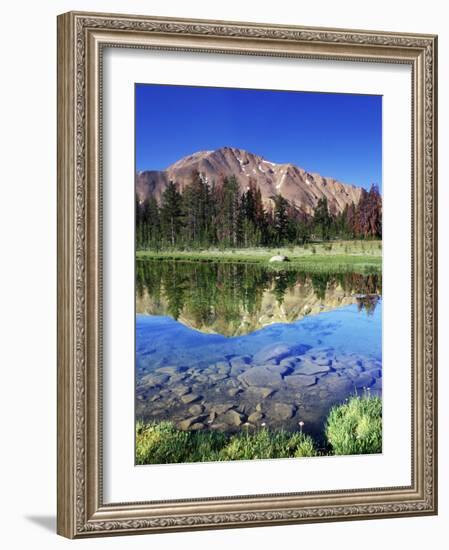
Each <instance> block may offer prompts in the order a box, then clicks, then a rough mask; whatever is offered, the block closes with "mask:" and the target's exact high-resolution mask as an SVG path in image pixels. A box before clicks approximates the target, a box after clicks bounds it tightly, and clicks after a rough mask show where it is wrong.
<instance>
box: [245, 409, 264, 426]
mask: <svg viewBox="0 0 449 550" xmlns="http://www.w3.org/2000/svg"><path fill="white" fill-rule="evenodd" d="M262 418H263V414H262V413H261V412H259V411H255V412H253V413H251V414H250V415H249V416H248V422H252V423H253V424H255V423H256V422H260V421H261V420H262Z"/></svg>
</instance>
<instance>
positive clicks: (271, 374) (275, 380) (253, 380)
mask: <svg viewBox="0 0 449 550" xmlns="http://www.w3.org/2000/svg"><path fill="white" fill-rule="evenodd" d="M238 379H239V380H240V381H241V382H244V383H245V384H246V385H247V386H271V387H279V386H280V385H281V383H282V376H281V375H280V374H279V372H276V371H275V370H272V369H269V368H266V367H252V368H251V369H248V370H247V371H245V372H243V373H242V374H239V375H238Z"/></svg>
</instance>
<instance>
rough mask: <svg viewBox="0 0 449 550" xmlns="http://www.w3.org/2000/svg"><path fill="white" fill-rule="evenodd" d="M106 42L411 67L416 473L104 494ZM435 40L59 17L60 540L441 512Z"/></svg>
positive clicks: (178, 21)
mask: <svg viewBox="0 0 449 550" xmlns="http://www.w3.org/2000/svg"><path fill="white" fill-rule="evenodd" d="M104 47H127V48H128V47H132V48H148V49H159V50H160V49H162V50H178V51H199V52H204V53H205V54H207V53H222V54H229V53H233V54H240V55H254V56H259V55H263V56H273V57H298V58H312V59H318V58H319V59H328V60H350V61H359V62H373V61H374V62H385V63H402V64H408V65H409V66H410V67H411V69H412V82H411V86H412V117H411V118H412V127H413V131H412V136H413V138H412V144H411V147H412V159H413V160H412V164H413V166H412V174H413V176H412V196H413V199H412V205H411V208H412V218H413V224H412V228H411V231H412V266H411V276H412V288H413V290H412V311H411V317H412V324H413V334H412V350H411V356H412V388H411V397H412V419H411V428H412V434H413V438H412V449H411V461H412V473H413V475H412V484H411V485H410V486H407V487H395V488H381V487H379V488H376V489H360V490H351V491H324V492H317V493H300V494H298V493H296V494H295V493H291V494H280V495H251V496H245V497H218V496H217V498H208V499H194V500H176V501H158V502H146V503H145V502H144V503H119V504H104V503H103V498H102V438H101V435H102V431H101V430H102V408H101V402H102V401H101V398H102V388H101V379H102V339H101V338H102V316H101V312H102V254H101V235H102V213H101V209H102V202H101V201H102V192H101V190H102V180H101V166H102V164H101V163H102V159H101V89H102V78H101V77H102V73H101V66H102V64H101V60H102V50H103V48H104ZM436 59H437V37H436V36H434V35H422V34H402V33H400V34H398V33H387V32H378V31H376V32H374V31H361V30H341V29H323V28H305V27H298V26H282V25H271V24H270V25H264V24H253V23H242V22H223V21H206V20H190V19H172V18H161V17H142V16H131V15H115V14H97V13H82V12H70V13H66V14H63V15H60V16H59V17H58V520H57V531H58V533H59V534H61V535H64V536H66V537H70V538H83V537H88V536H100V535H102V536H104V535H118V534H135V533H150V532H166V531H182V530H192V529H216V528H231V527H251V526H262V525H279V524H288V523H304V522H319V521H337V520H352V519H371V518H376V519H378V518H386V517H400V516H418V515H429V514H436V513H437V437H436V433H437V432H436V430H437V376H436V375H437V218H436V216H437V173H436V167H437V158H436V153H437V151H436V145H437V127H436V108H437V65H436Z"/></svg>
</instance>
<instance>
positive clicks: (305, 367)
mask: <svg viewBox="0 0 449 550" xmlns="http://www.w3.org/2000/svg"><path fill="white" fill-rule="evenodd" d="M330 370H331V369H330V367H328V366H327V365H322V364H321V365H320V364H319V363H315V362H313V361H311V360H310V359H303V360H301V362H300V363H298V365H297V366H296V369H295V374H324V373H325V372H329V371H330Z"/></svg>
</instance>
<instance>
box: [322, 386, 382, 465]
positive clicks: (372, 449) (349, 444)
mask: <svg viewBox="0 0 449 550" xmlns="http://www.w3.org/2000/svg"><path fill="white" fill-rule="evenodd" d="M326 437H327V440H328V442H329V444H330V445H331V447H332V451H333V453H334V454H336V455H354V454H370V453H380V452H382V401H381V399H380V398H378V397H369V396H366V395H364V396H362V397H360V396H354V397H351V398H350V399H349V401H348V402H347V403H345V404H343V405H339V406H336V407H333V408H332V409H331V411H330V413H329V416H328V417H327V422H326Z"/></svg>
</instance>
